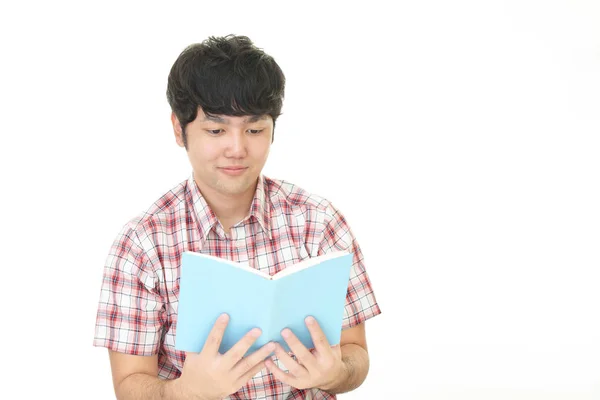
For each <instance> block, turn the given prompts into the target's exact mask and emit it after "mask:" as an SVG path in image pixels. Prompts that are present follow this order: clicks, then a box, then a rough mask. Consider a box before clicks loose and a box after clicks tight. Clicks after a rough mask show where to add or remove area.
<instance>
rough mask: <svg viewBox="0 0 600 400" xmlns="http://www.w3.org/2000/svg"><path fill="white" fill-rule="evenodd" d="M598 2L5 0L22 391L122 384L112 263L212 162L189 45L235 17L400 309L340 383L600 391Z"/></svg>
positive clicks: (7, 189)
mask: <svg viewBox="0 0 600 400" xmlns="http://www.w3.org/2000/svg"><path fill="white" fill-rule="evenodd" d="M598 21H600V3H598V2H596V1H593V0H589V1H583V0H580V1H575V0H571V1H567V0H563V1H531V0H519V1H517V0H513V1H508V0H506V1H495V2H481V1H465V0H460V1H454V2H445V1H432V0H425V1H419V2H381V1H369V2H364V3H353V2H333V1H319V2H316V1H315V2H312V1H305V2H302V3H293V4H289V3H288V2H275V1H273V2H261V1H254V2H239V3H235V2H216V1H214V2H210V3H209V2H199V1H195V2H177V1H172V2H169V3H168V4H166V2H165V4H159V3H158V2H118V3H117V2H114V3H111V2H93V3H90V2H71V3H67V2H61V1H59V2H41V1H37V2H27V3H26V2H21V3H18V5H15V4H10V5H9V4H7V3H3V5H2V6H0V34H1V35H0V41H1V62H0V68H1V73H0V85H1V86H0V99H1V101H2V103H1V110H2V114H1V118H0V131H1V132H2V139H0V140H1V143H2V145H1V148H0V156H1V157H0V163H1V166H2V188H1V189H0V190H1V192H2V193H1V196H0V202H1V207H2V211H3V214H2V224H1V225H2V229H1V230H0V235H1V241H0V246H1V252H2V255H1V258H0V260H1V261H0V267H1V270H2V279H1V282H2V291H1V294H2V297H3V299H4V307H3V308H4V311H3V318H2V322H1V324H2V329H1V330H0V332H1V333H0V335H1V340H2V344H3V347H4V350H3V352H2V354H3V364H4V368H3V370H4V371H5V372H4V373H3V379H2V380H3V382H4V383H3V391H6V393H9V391H12V392H13V393H17V394H14V395H12V396H11V398H22V399H33V398H40V397H44V398H46V397H48V398H54V397H56V398H62V399H110V398H114V397H113V394H112V384H111V377H110V369H109V364H108V357H107V352H106V350H105V349H101V348H94V347H93V346H92V340H93V334H94V322H95V312H96V304H97V301H98V297H99V290H100V280H101V276H102V267H103V263H104V260H105V257H106V255H107V253H108V250H109V248H110V244H111V243H112V240H113V239H114V237H115V235H116V234H117V232H118V231H119V229H120V228H121V226H122V225H123V224H124V223H125V222H126V221H127V220H129V219H130V218H132V217H133V216H135V215H137V214H138V213H139V212H141V211H143V210H145V209H146V208H147V207H148V206H149V205H150V204H151V203H152V202H153V201H155V200H156V199H157V198H158V197H159V196H161V195H162V194H163V193H164V192H166V191H167V190H169V189H170V188H172V187H173V186H175V185H176V184H177V183H179V182H181V181H182V180H184V179H186V178H187V177H188V176H189V173H190V172H191V170H190V166H189V162H188V159H187V157H186V154H185V150H183V149H181V148H179V147H178V146H177V145H176V144H175V140H174V137H173V133H172V129H171V126H170V121H169V114H170V109H169V107H168V104H167V101H166V98H165V90H166V83H167V75H168V72H169V69H170V67H171V65H172V63H173V62H174V61H175V59H176V58H177V56H178V54H179V53H180V52H181V50H183V48H184V47H185V46H187V45H188V44H191V43H195V42H199V41H201V40H203V39H205V38H206V37H208V36H209V35H225V34H228V33H234V34H244V35H247V36H249V37H250V38H251V39H252V40H253V41H254V42H255V44H256V45H257V46H259V47H261V48H263V49H264V50H265V51H266V52H267V53H269V54H271V55H272V56H273V57H274V58H275V59H276V60H277V62H278V63H279V65H280V66H281V67H282V69H283V71H284V73H285V75H286V78H287V88H286V99H285V103H284V107H283V115H282V116H281V117H280V119H279V120H278V121H277V127H276V134H275V135H276V136H275V143H274V145H273V147H272V150H271V156H270V159H269V161H268V163H267V165H266V167H265V170H264V172H265V174H267V175H269V176H272V177H275V178H280V179H286V180H289V181H292V182H294V183H296V184H298V185H300V186H302V187H304V188H306V189H307V190H309V191H312V192H314V193H316V194H319V195H322V196H324V197H326V198H328V199H330V200H331V201H333V202H334V204H336V205H337V206H338V207H339V208H340V209H341V210H342V212H344V214H345V215H346V217H347V218H348V221H349V222H350V224H351V226H352V228H353V230H354V232H355V234H356V236H357V238H358V240H359V243H360V244H361V246H362V248H363V251H364V253H365V256H366V262H367V268H368V272H369V274H370V277H371V280H372V283H373V288H374V290H375V294H376V297H377V300H378V302H379V304H380V307H381V309H382V311H383V313H382V314H381V315H380V316H378V317H376V318H374V319H372V320H370V321H369V322H367V336H368V340H369V351H370V355H371V370H370V373H369V376H368V378H367V380H366V382H365V383H364V384H363V385H362V386H361V387H360V388H359V389H358V390H356V391H354V392H352V393H349V394H345V395H340V396H339V397H340V398H342V399H348V400H350V399H407V400H417V399H418V400H426V399H427V400H438V399H439V400H442V399H444V400H445V399H452V400H454V399H460V400H468V399H477V400H480V399H486V400H488V399H491V400H496V399H511V400H512V399H527V400H529V399H549V400H555V399H565V400H567V399H568V400H584V399H585V400H588V399H598V398H600V318H599V311H600V307H599V304H600V290H599V289H598V287H599V283H600V282H599V280H600V271H599V266H600V246H599V243H600V207H599V204H600V157H599V155H600V138H599V135H600V24H599V23H598ZM7 372H8V375H7ZM15 391H16V392H15Z"/></svg>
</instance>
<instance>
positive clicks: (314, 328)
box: [305, 317, 331, 353]
mask: <svg viewBox="0 0 600 400" xmlns="http://www.w3.org/2000/svg"><path fill="white" fill-rule="evenodd" d="M305 322H306V327H307V328H308V331H309V332H310V337H311V338H312V341H313V343H314V345H315V349H316V350H317V351H318V352H319V353H324V352H326V351H329V349H330V348H331V346H330V345H329V341H328V340H327V336H325V332H323V330H322V329H321V326H319V323H318V322H317V320H316V319H315V318H314V317H307V318H306V320H305Z"/></svg>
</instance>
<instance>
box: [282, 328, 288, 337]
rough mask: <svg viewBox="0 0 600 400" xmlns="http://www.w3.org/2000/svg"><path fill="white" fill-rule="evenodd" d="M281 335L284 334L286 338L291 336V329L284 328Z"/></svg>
mask: <svg viewBox="0 0 600 400" xmlns="http://www.w3.org/2000/svg"><path fill="white" fill-rule="evenodd" d="M281 336H283V337H284V338H288V337H290V330H289V329H284V330H282V331H281Z"/></svg>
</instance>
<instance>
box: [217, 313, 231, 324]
mask: <svg viewBox="0 0 600 400" xmlns="http://www.w3.org/2000/svg"><path fill="white" fill-rule="evenodd" d="M228 318H229V315H227V314H221V316H220V317H219V321H220V322H225V321H227V319H228Z"/></svg>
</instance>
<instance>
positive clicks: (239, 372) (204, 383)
mask: <svg viewBox="0 0 600 400" xmlns="http://www.w3.org/2000/svg"><path fill="white" fill-rule="evenodd" d="M228 323H229V316H228V315H227V314H222V315H221V316H220V317H219V318H218V319H217V322H216V323H215V325H214V326H213V328H212V330H211V331H210V334H209V335H208V338H207V339H206V343H204V347H203V348H202V351H201V352H200V353H186V358H185V362H184V364H183V370H182V372H181V377H180V378H179V379H178V380H179V382H178V383H179V384H180V385H179V386H180V388H181V390H182V391H183V392H184V393H185V394H186V395H187V396H189V397H191V398H197V399H202V400H217V399H218V400H221V399H223V398H224V397H227V396H229V395H230V394H232V393H235V392H237V391H238V390H239V389H240V388H241V387H242V386H243V385H245V384H246V382H248V381H249V380H250V378H252V377H253V376H254V375H256V374H257V373H258V372H259V371H260V370H262V369H263V368H265V362H264V360H265V359H266V358H267V357H268V356H269V355H270V354H271V353H272V352H273V350H274V349H275V343H267V344H265V345H264V346H263V347H261V348H260V349H258V350H256V351H255V352H254V353H252V354H250V355H248V356H247V357H244V354H246V352H247V351H248V349H249V348H250V347H251V346H252V344H254V342H255V341H256V340H257V339H258V338H259V337H260V335H261V334H262V332H261V330H260V329H259V328H254V329H252V330H251V331H250V332H248V333H247V334H246V335H245V336H244V337H243V338H242V339H240V341H239V342H237V343H236V344H235V345H234V346H233V347H232V348H231V349H229V351H227V352H226V353H225V354H221V353H219V347H220V346H221V341H222V340H223V335H224V334H225V329H226V328H227V324H228ZM187 396H186V398H187Z"/></svg>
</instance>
